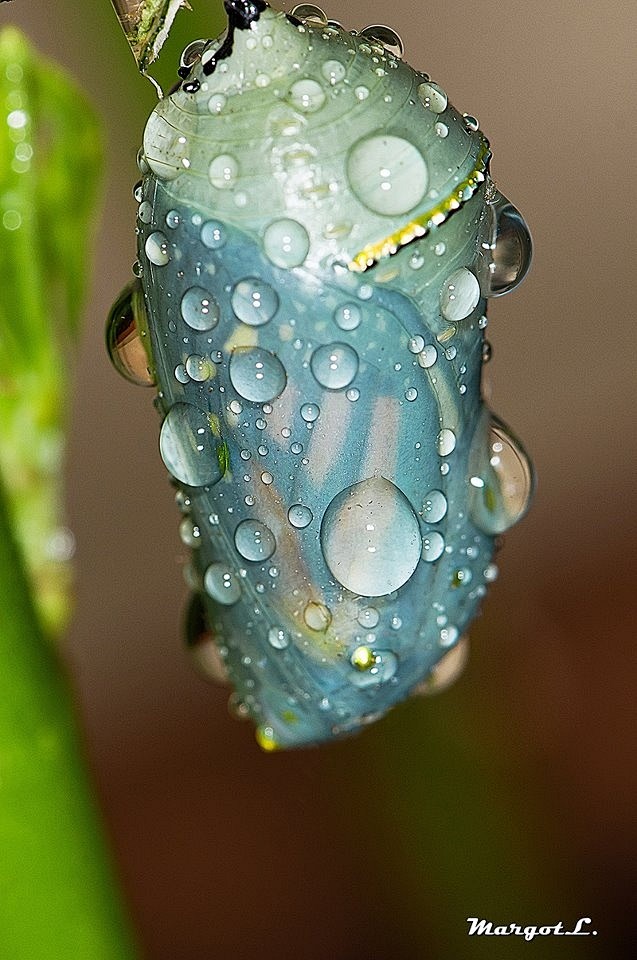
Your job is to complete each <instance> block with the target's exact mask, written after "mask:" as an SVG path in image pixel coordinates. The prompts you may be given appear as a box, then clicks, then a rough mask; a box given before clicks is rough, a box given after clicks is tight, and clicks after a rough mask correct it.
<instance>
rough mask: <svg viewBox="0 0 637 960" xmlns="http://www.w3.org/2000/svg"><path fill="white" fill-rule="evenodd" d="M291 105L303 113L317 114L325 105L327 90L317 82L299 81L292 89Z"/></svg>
mask: <svg viewBox="0 0 637 960" xmlns="http://www.w3.org/2000/svg"><path fill="white" fill-rule="evenodd" d="M290 103H292V104H293V106H295V107H296V108H297V110H300V111H301V112H302V113H316V111H317V110H320V109H321V107H322V106H323V104H324V103H325V90H324V89H323V87H322V86H321V84H320V83H317V82H316V80H297V81H296V83H293V84H292V86H291V87H290Z"/></svg>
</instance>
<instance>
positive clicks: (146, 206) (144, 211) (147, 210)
mask: <svg viewBox="0 0 637 960" xmlns="http://www.w3.org/2000/svg"><path fill="white" fill-rule="evenodd" d="M137 216H138V217H139V219H140V220H141V222H142V223H150V221H151V220H152V219H153V208H152V206H151V204H150V203H149V202H148V200H144V201H143V202H142V203H140V205H139V210H138V211H137Z"/></svg>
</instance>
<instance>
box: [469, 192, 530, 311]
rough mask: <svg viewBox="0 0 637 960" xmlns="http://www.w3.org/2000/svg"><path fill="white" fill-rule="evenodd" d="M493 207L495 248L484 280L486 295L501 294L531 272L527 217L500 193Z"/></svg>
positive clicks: (489, 256) (489, 255) (482, 277)
mask: <svg viewBox="0 0 637 960" xmlns="http://www.w3.org/2000/svg"><path fill="white" fill-rule="evenodd" d="M489 209H490V212H491V216H492V218H493V226H492V241H491V249H490V251H489V253H488V256H487V258H486V259H487V263H486V265H485V269H484V270H483V271H482V274H481V278H480V279H481V282H482V290H483V296H485V297H501V296H503V294H505V293H509V292H510V291H511V290H514V289H515V288H516V287H517V286H519V284H521V283H522V281H523V280H524V278H525V276H526V275H527V273H528V271H529V267H530V266H531V259H532V255H533V243H532V241H531V234H530V233H529V228H528V227H527V225H526V222H525V221H524V218H523V217H522V215H521V214H520V212H519V211H518V210H517V209H516V208H515V207H514V206H513V204H512V203H509V201H508V200H507V199H506V197H503V196H502V194H500V193H499V194H498V195H497V199H496V201H495V202H494V203H492V204H490V205H489Z"/></svg>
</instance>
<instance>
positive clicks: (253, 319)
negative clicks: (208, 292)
mask: <svg viewBox="0 0 637 960" xmlns="http://www.w3.org/2000/svg"><path fill="white" fill-rule="evenodd" d="M231 302H232V309H233V310H234V312H235V315H236V316H237V317H238V318H239V320H242V321H243V322H244V323H247V324H248V326H250V327H260V326H262V325H263V324H264V323H267V322H268V320H271V319H272V317H273V316H274V314H275V313H276V312H277V310H278V308H279V298H278V296H277V295H276V293H275V292H274V290H273V289H272V287H271V286H269V285H268V284H267V283H264V282H263V281H262V280H259V279H257V277H247V278H246V279H245V280H240V281H239V283H237V285H236V286H235V288H234V290H233V291H232V300H231Z"/></svg>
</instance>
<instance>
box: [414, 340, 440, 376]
mask: <svg viewBox="0 0 637 960" xmlns="http://www.w3.org/2000/svg"><path fill="white" fill-rule="evenodd" d="M437 359H438V351H437V350H436V348H435V347H434V346H433V344H429V345H428V346H426V347H425V348H424V350H421V351H420V353H419V354H418V364H419V366H421V367H423V368H424V369H425V370H427V369H428V368H429V367H433V365H434V363H435V362H436V360H437Z"/></svg>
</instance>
